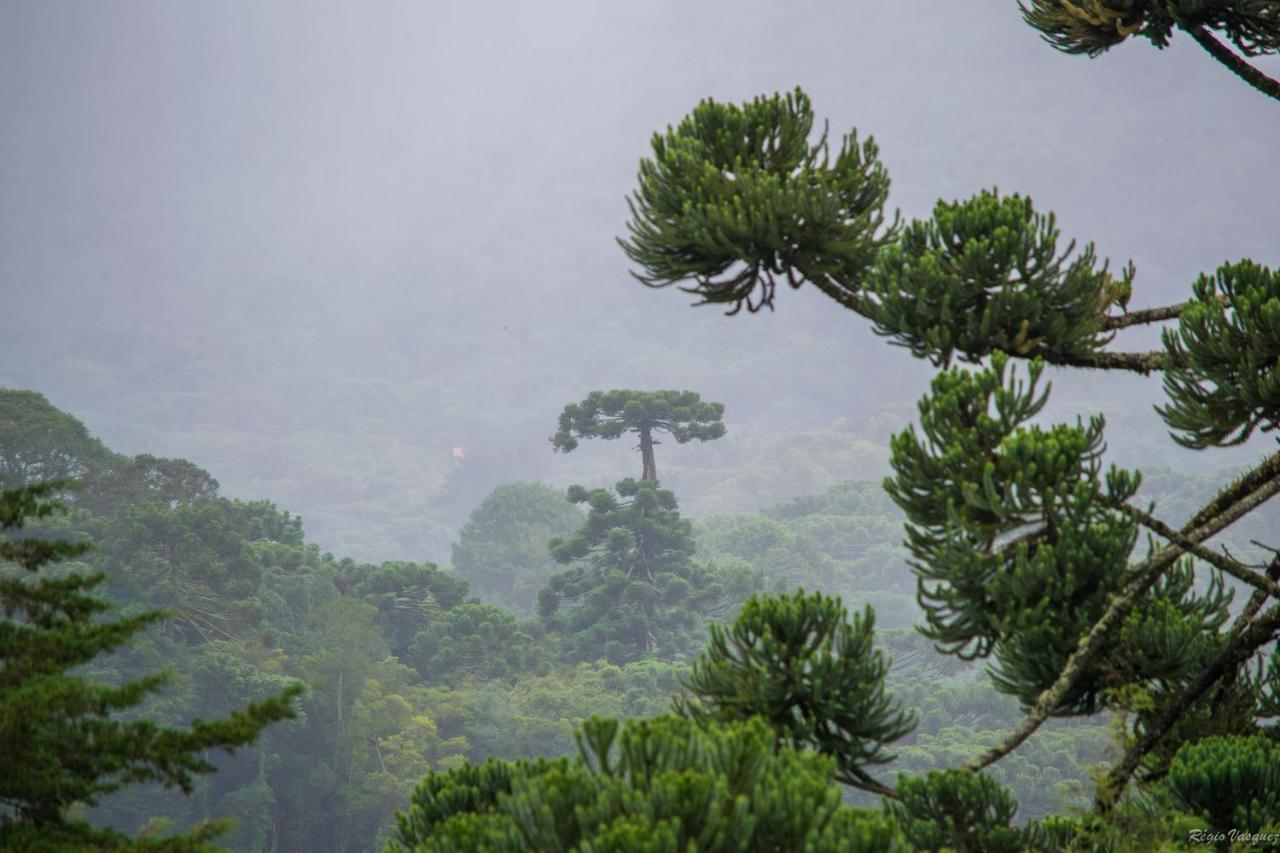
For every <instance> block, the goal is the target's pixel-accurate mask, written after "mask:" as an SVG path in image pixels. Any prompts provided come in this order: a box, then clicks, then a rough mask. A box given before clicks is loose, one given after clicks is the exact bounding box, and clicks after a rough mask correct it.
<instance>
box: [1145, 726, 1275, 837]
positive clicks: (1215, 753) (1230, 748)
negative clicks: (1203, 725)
mask: <svg viewBox="0 0 1280 853" xmlns="http://www.w3.org/2000/svg"><path fill="white" fill-rule="evenodd" d="M1165 784H1166V785H1167V786H1168V788H1169V790H1170V792H1171V793H1172V794H1173V798H1174V802H1175V803H1176V804H1177V805H1178V806H1179V807H1180V808H1181V809H1182V810H1183V811H1186V812H1188V813H1190V814H1193V815H1196V816H1198V817H1200V818H1202V819H1204V820H1205V821H1207V822H1208V825H1209V827H1210V828H1211V829H1213V830H1214V831H1216V832H1224V833H1225V832H1229V831H1230V830H1233V829H1234V830H1236V831H1238V832H1248V833H1253V832H1264V831H1267V832H1277V831H1280V748H1278V747H1277V746H1276V744H1275V742H1274V741H1272V740H1270V739H1268V738H1264V737H1217V736H1215V737H1206V738H1204V739H1203V740H1200V741H1199V742H1197V743H1189V744H1187V745H1185V746H1183V747H1182V749H1180V750H1178V754H1177V755H1175V756H1174V758H1173V762H1172V763H1171V764H1170V765H1169V775H1168V777H1167V778H1166V780H1165Z"/></svg>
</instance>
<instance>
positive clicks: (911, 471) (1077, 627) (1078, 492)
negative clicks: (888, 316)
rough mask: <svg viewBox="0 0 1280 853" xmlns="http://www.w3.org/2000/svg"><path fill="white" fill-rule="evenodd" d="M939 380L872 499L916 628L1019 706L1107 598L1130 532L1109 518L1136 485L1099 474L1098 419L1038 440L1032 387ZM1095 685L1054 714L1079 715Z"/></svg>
mask: <svg viewBox="0 0 1280 853" xmlns="http://www.w3.org/2000/svg"><path fill="white" fill-rule="evenodd" d="M1007 362H1008V358H1007V356H1004V355H1003V354H998V353H997V354H995V355H994V356H993V357H992V366H991V368H990V369H984V370H979V371H976V372H973V373H970V372H968V371H963V370H958V369H954V368H953V369H951V370H948V371H945V372H943V373H940V374H939V375H938V376H937V377H936V378H935V379H934V381H933V384H932V389H931V393H930V394H929V395H928V396H926V397H925V398H924V399H923V400H922V401H921V403H920V427H921V432H922V433H923V439H922V438H920V437H918V436H917V433H916V431H915V428H914V427H912V428H910V429H908V430H907V431H906V432H903V433H901V434H899V435H898V436H897V437H895V438H894V440H893V468H894V472H895V475H894V477H892V478H890V479H888V480H886V481H885V488H886V489H887V490H888V492H889V494H890V495H891V496H892V497H893V499H894V500H895V501H897V503H898V504H899V506H901V507H902V509H903V510H904V511H905V512H906V514H907V517H908V519H909V524H908V526H907V546H908V548H909V550H910V552H911V555H912V558H913V559H912V562H911V566H912V569H913V570H914V571H915V572H916V574H917V576H918V578H919V581H918V584H919V600H920V605H921V607H922V608H923V609H924V611H925V616H926V619H927V621H928V624H927V626H926V627H924V628H922V629H921V630H922V631H923V632H924V633H925V635H926V636H928V637H930V638H931V639H934V640H935V641H937V642H938V643H939V644H940V645H941V647H942V648H944V649H945V650H947V651H949V652H952V653H958V654H960V655H962V656H986V655H988V654H991V653H994V654H995V656H996V659H997V665H996V668H995V676H996V683H997V685H998V686H999V687H1000V688H1001V689H1002V690H1005V691H1007V692H1010V693H1012V694H1013V695H1015V696H1018V697H1019V698H1020V699H1022V701H1023V702H1025V703H1028V704H1030V703H1031V702H1034V701H1035V698H1036V697H1037V696H1038V695H1039V693H1040V692H1041V691H1042V690H1044V689H1045V688H1046V687H1048V686H1049V684H1050V683H1052V681H1053V680H1054V679H1055V678H1056V677H1057V675H1058V673H1059V672H1060V671H1061V669H1062V666H1063V664H1064V663H1065V662H1066V659H1067V657H1068V656H1069V655H1070V654H1071V653H1072V652H1073V651H1075V648H1076V645H1077V643H1078V642H1079V639H1080V636H1081V634H1082V632H1084V631H1087V630H1088V629H1089V628H1090V627H1091V626H1092V625H1093V623H1094V622H1095V621H1096V620H1097V618H1098V617H1099V616H1101V614H1102V611H1103V609H1104V608H1105V607H1106V605H1107V603H1108V602H1109V600H1110V597H1111V595H1112V594H1113V593H1114V592H1115V591H1116V589H1117V588H1118V586H1119V584H1120V582H1121V579H1122V576H1123V572H1124V570H1125V567H1126V564H1127V559H1128V555H1129V552H1130V550H1131V549H1132V548H1133V544H1134V539H1135V536H1136V530H1135V526H1134V524H1133V522H1132V521H1131V520H1129V519H1128V518H1127V517H1126V516H1124V515H1122V514H1121V513H1119V512H1118V511H1116V510H1115V509H1114V505H1115V504H1116V503H1118V502H1122V501H1125V500H1127V499H1128V498H1129V497H1131V496H1132V495H1133V494H1134V492H1135V490H1136V488H1137V485H1138V479H1137V478H1136V477H1135V476H1132V475H1130V474H1128V473H1126V472H1124V471H1120V470H1117V469H1115V468H1114V467H1113V468H1112V469H1111V470H1110V471H1108V472H1106V473H1105V474H1104V473H1103V471H1102V464H1101V461H1100V457H1101V453H1102V447H1103V444H1102V426H1103V424H1102V419H1101V418H1093V419H1092V420H1090V422H1089V423H1088V424H1077V425H1076V426H1066V425H1057V426H1054V427H1051V428H1048V429H1045V428H1043V427H1041V426H1039V425H1028V421H1030V419H1031V418H1033V417H1034V416H1035V415H1036V414H1037V413H1038V412H1039V411H1040V409H1041V408H1042V407H1043V405H1044V402H1045V398H1046V397H1045V395H1047V391H1046V392H1045V394H1039V393H1037V390H1036V384H1037V381H1038V379H1039V376H1040V372H1041V369H1042V368H1041V365H1040V364H1039V362H1032V364H1031V367H1030V371H1029V373H1030V381H1029V382H1027V383H1025V384H1024V383H1022V382H1019V381H1018V380H1017V379H1016V378H1014V377H1012V376H1009V377H1007V378H1006V366H1007ZM1105 686H1106V685H1105V681H1104V679H1103V678H1102V675H1101V673H1095V674H1094V675H1093V676H1092V677H1086V678H1084V679H1082V680H1081V681H1080V682H1079V683H1078V684H1077V686H1076V687H1075V688H1074V689H1073V691H1072V693H1071V694H1070V695H1069V696H1068V697H1067V698H1066V699H1065V700H1064V702H1063V706H1062V707H1061V708H1060V709H1058V710H1059V712H1066V713H1091V712H1092V711H1094V710H1096V709H1097V708H1098V706H1099V703H1100V702H1101V701H1102V698H1103V691H1104V689H1105Z"/></svg>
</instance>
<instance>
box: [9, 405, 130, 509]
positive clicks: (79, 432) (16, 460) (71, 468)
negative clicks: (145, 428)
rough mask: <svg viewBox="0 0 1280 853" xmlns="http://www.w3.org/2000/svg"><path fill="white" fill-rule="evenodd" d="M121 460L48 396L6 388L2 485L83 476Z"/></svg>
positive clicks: (23, 484) (17, 485) (15, 486)
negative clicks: (50, 400) (47, 397)
mask: <svg viewBox="0 0 1280 853" xmlns="http://www.w3.org/2000/svg"><path fill="white" fill-rule="evenodd" d="M121 459H123V457H120V456H118V455H117V454H115V453H112V452H111V451H110V450H108V449H107V447H106V446H105V445H104V444H103V443H102V442H100V441H98V440H97V439H96V438H94V437H93V436H91V435H90V434H89V430H87V429H86V428H85V425H84V424H83V423H81V422H80V421H79V420H77V419H76V418H74V417H72V416H71V415H69V414H67V413H66V412H63V411H61V410H59V409H57V408H55V407H54V406H52V405H51V404H50V403H49V401H48V400H46V399H45V397H44V395H43V394H38V393H36V392H35V391H17V390H14V389H10V388H0V488H5V489H15V488H18V487H20V486H25V485H27V484H28V483H36V482H39V481H42V480H68V479H71V478H75V477H82V476H84V475H85V474H86V473H89V472H91V471H96V470H100V469H102V468H105V467H108V466H110V465H113V464H115V463H116V462H118V461H119V460H121Z"/></svg>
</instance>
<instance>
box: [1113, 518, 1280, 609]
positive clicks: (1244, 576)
mask: <svg viewBox="0 0 1280 853" xmlns="http://www.w3.org/2000/svg"><path fill="white" fill-rule="evenodd" d="M1116 509H1118V510H1120V511H1121V512H1123V513H1124V514H1125V515H1127V516H1129V517H1130V518H1132V519H1133V520H1134V521H1136V522H1138V523H1139V524H1141V525H1142V526H1143V527H1145V528H1147V529H1148V530H1151V531H1152V532H1154V533H1156V534H1158V535H1159V536H1162V537H1164V538H1165V539H1167V540H1169V541H1170V542H1172V543H1173V544H1175V545H1178V546H1180V547H1181V548H1183V549H1184V550H1186V551H1187V552H1188V553H1189V554H1193V555H1195V556H1197V557H1199V558H1200V559H1202V560H1204V561H1205V562H1206V563H1208V564H1209V565H1211V566H1213V567H1214V568H1216V569H1220V570H1221V571H1223V572H1225V573H1227V574H1229V575H1231V576H1232V577H1233V578H1236V579H1237V580H1241V581H1244V582H1245V583H1247V584H1249V585H1250V586H1252V587H1254V588H1255V589H1256V590H1257V591H1258V592H1260V593H1262V594H1263V595H1270V596H1271V597H1273V598H1276V599H1280V584H1277V583H1276V582H1275V581H1274V580H1268V579H1267V578H1264V577H1259V576H1258V574H1257V573H1256V572H1253V571H1251V570H1250V569H1249V567H1248V566H1246V565H1245V564H1243V563H1241V562H1240V561H1238V560H1233V559H1231V558H1230V557H1228V556H1226V555H1225V554H1219V553H1218V552H1216V551H1214V550H1212V549H1210V548H1206V547H1205V546H1203V545H1201V544H1199V543H1198V542H1194V541H1192V540H1191V539H1189V538H1188V537H1187V536H1186V535H1184V534H1182V533H1179V532H1178V531H1177V530H1174V529H1173V528H1172V527H1170V526H1169V525H1167V524H1165V523H1164V522H1163V521H1161V520H1160V519H1158V518H1155V517H1154V516H1152V515H1150V514H1149V513H1146V512H1143V511H1142V510H1140V509H1138V508H1137V507H1135V506H1131V505H1129V504H1119V505H1117V506H1116Z"/></svg>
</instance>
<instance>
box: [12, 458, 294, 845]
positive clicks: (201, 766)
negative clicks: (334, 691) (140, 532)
mask: <svg viewBox="0 0 1280 853" xmlns="http://www.w3.org/2000/svg"><path fill="white" fill-rule="evenodd" d="M55 486H56V484H52V483H42V484H37V485H30V486H25V487H23V488H20V489H16V490H9V491H5V492H3V493H0V531H3V533H4V534H5V538H4V539H3V540H0V561H4V563H7V564H8V565H3V564H0V605H2V606H3V609H4V620H3V621H2V622H0V662H2V663H3V666H0V802H2V803H4V805H5V807H6V812H5V814H3V815H0V846H4V847H6V848H22V849H30V848H33V847H35V848H59V846H62V847H90V846H92V847H95V848H99V849H113V848H123V847H134V846H140V847H147V846H154V847H156V848H157V849H159V848H162V847H163V848H166V849H181V848H188V849H196V848H199V847H201V846H203V845H204V843H205V842H206V841H208V840H209V839H210V838H211V837H212V836H213V835H215V834H216V832H217V831H218V830H219V829H220V828H221V827H218V826H212V825H209V826H204V827H201V828H199V829H197V830H196V831H194V832H192V833H190V834H189V835H187V836H183V837H179V838H176V839H155V840H154V841H153V842H152V843H151V844H150V845H148V844H147V843H144V842H141V841H135V840H134V839H130V838H128V837H127V836H125V835H123V834H122V833H119V832H116V831H113V830H111V829H95V828H93V827H91V826H90V825H89V824H88V823H86V822H84V821H83V820H81V819H78V818H76V817H74V816H73V814H72V810H73V807H75V806H77V805H78V804H87V805H92V804H94V803H95V802H96V801H97V799H98V798H99V797H100V796H102V795H104V794H107V793H110V792H112V791H115V790H117V789H119V788H121V787H124V786H126V785H130V784H134V783H138V782H148V781H154V782H159V783H161V784H163V785H164V786H166V787H175V788H179V789H181V790H182V791H183V792H186V793H190V792H191V791H192V789H193V785H194V778H195V776H196V775H198V774H202V773H208V772H209V771H211V770H213V765H212V764H211V763H210V762H209V760H208V757H207V753H208V751H209V750H212V749H217V748H222V749H228V750H234V749H235V748H236V747H240V746H244V745H246V744H249V743H251V742H253V740H254V739H255V738H256V737H257V736H258V734H259V733H260V732H261V731H262V729H263V728H265V727H266V726H268V725H270V724H271V723H273V722H275V721H277V720H282V719H289V718H292V717H293V716H294V710H293V700H294V698H295V697H296V696H297V695H298V694H299V693H300V692H301V689H302V688H301V687H300V686H297V685H294V686H290V687H288V688H286V689H285V690H284V691H282V692H281V693H280V694H279V695H278V696H276V697H274V698H271V699H268V700H266V701H263V702H258V703H254V704H251V705H249V706H248V707H247V708H245V709H243V710H238V711H235V712H233V713H231V714H230V715H229V716H227V717H226V718H224V719H221V720H217V721H214V722H206V721H204V720H200V719H197V720H195V721H194V722H193V723H192V724H191V727H190V728H188V729H176V728H165V727H162V726H159V725H156V724H155V723H153V722H151V721H150V720H147V719H134V720H130V721H127V722H126V721H124V720H121V719H120V718H119V715H120V714H121V712H126V711H128V709H130V708H133V707H134V706H136V705H138V703H139V702H141V701H142V700H143V698H144V697H145V696H146V695H147V694H149V693H152V692H154V691H155V690H157V689H158V688H159V687H160V686H161V685H162V684H163V683H164V681H165V680H166V677H165V676H164V675H151V676H147V677H145V678H142V679H138V680H135V681H131V682H127V683H125V684H122V685H119V686H114V687H113V686H108V685H106V684H103V683H100V682H97V681H95V680H93V679H91V678H88V677H85V676H83V675H74V674H72V671H73V670H75V669H76V668H78V667H81V666H83V665H84V664H87V663H89V662H91V661H92V660H93V659H94V658H96V657H98V656H99V655H101V654H103V653H105V652H110V651H112V650H114V649H117V648H120V647H122V646H124V645H125V644H127V643H128V642H129V641H130V639H131V638H132V637H133V636H134V635H135V634H137V633H138V632H139V631H142V630H144V629H145V628H146V627H147V626H148V625H150V624H152V623H153V622H156V621H157V620H159V619H160V618H161V614H159V613H157V612H154V611H151V612H146V613H139V614H136V615H132V616H127V617H122V618H117V619H104V618H102V617H103V616H105V615H106V614H107V613H109V612H110V611H111V610H112V607H111V605H110V604H108V603H107V602H106V601H104V600H102V599H101V598H99V597H97V596H95V595H94V594H93V590H94V588H95V587H97V586H98V585H100V584H101V583H102V580H103V575H102V574H101V573H92V574H83V573H77V572H74V571H70V572H61V573H53V574H51V573H49V572H47V571H46V572H41V570H42V569H45V568H46V567H47V566H49V565H50V564H51V563H54V562H57V561H60V560H65V559H69V558H73V557H76V556H78V555H80V554H83V553H84V551H85V550H86V549H87V547H88V546H87V545H84V544H78V543H71V542H68V541H65V540H57V539H49V538H43V537H41V536H40V535H39V533H38V532H37V533H36V534H35V535H25V536H24V535H20V531H21V530H22V528H23V527H24V526H25V525H26V524H27V522H28V521H32V520H36V519H41V518H47V517H48V516H50V515H51V514H53V513H55V512H57V511H58V510H59V509H60V506H59V504H58V503H57V502H55V501H53V500H51V499H50V497H49V496H50V495H51V494H52V493H53V491H54V489H55Z"/></svg>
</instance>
